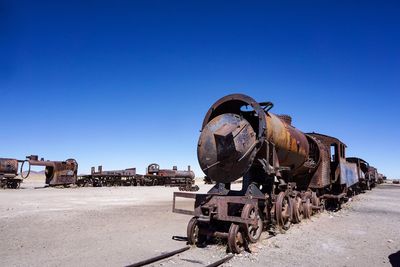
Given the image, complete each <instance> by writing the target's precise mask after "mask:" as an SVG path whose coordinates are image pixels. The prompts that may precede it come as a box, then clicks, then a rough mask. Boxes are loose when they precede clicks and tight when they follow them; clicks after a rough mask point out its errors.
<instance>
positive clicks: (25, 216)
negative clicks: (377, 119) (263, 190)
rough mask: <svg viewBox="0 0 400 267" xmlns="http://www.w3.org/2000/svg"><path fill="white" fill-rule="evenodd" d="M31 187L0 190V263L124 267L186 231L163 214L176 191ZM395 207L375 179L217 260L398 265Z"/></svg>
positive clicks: (399, 226) (389, 189)
mask: <svg viewBox="0 0 400 267" xmlns="http://www.w3.org/2000/svg"><path fill="white" fill-rule="evenodd" d="M40 186H42V184H40V182H26V183H24V184H23V186H22V187H23V188H22V189H20V190H1V191H0V237H1V242H0V265H1V266H126V265H128V264H131V263H134V262H137V261H140V260H142V259H145V258H148V257H151V256H154V255H158V254H160V253H162V252H165V251H170V250H174V249H178V248H181V247H183V246H185V245H186V243H185V242H184V241H176V240H174V239H172V237H173V236H183V237H184V236H186V225H187V222H188V220H189V219H190V217H189V216H185V215H180V214H174V213H172V211H171V209H172V193H173V192H174V191H175V190H176V188H168V187H161V186H157V187H111V188H110V187H102V188H90V187H88V188H65V189H58V188H37V189H35V187H40ZM209 188H210V186H209V185H202V186H201V191H203V192H205V191H207V190H208V189H209ZM399 203H400V186H397V185H391V184H387V185H380V186H379V187H378V188H375V189H374V190H373V191H370V192H368V193H366V194H363V195H359V196H356V197H355V198H353V199H352V201H350V202H349V203H348V204H346V205H344V207H343V209H342V210H341V211H339V212H336V213H329V212H324V213H322V214H320V215H317V216H314V217H313V218H312V219H311V220H309V221H304V220H303V221H302V222H301V223H300V224H298V225H294V226H292V227H291V228H290V229H289V230H288V231H287V233H286V234H279V235H277V236H275V237H272V238H269V239H266V237H267V235H264V236H263V237H262V239H261V241H260V242H259V243H257V244H256V245H253V246H252V251H253V253H251V254H250V253H243V254H242V255H239V256H235V258H233V259H232V260H231V261H229V262H228V263H227V264H225V266H265V265H269V266H400V239H399V237H400V204H399ZM181 204H182V205H183V206H185V207H189V206H190V204H191V203H190V202H183V203H181ZM224 256H226V250H225V246H224V245H209V246H207V247H206V248H192V249H190V250H189V251H186V252H184V253H183V254H181V255H179V256H174V257H172V258H170V259H167V260H163V261H161V262H159V263H157V264H155V266H175V265H179V266H204V265H206V264H209V263H211V262H214V261H216V260H218V259H220V258H222V257H224Z"/></svg>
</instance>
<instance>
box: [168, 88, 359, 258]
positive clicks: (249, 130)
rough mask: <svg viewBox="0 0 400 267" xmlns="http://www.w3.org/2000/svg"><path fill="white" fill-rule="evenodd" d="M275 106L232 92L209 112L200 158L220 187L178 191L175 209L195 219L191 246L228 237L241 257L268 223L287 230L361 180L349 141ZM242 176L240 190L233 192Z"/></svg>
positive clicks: (190, 229)
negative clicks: (349, 156) (309, 127)
mask: <svg viewBox="0 0 400 267" xmlns="http://www.w3.org/2000/svg"><path fill="white" fill-rule="evenodd" d="M272 107H273V104H272V103H271V102H261V103H258V102H256V101H255V100H254V99H253V98H251V97H249V96H246V95H242V94H234V95H228V96H225V97H223V98H221V99H219V100H218V101H217V102H216V103H215V104H213V105H212V106H211V108H210V109H209V111H208V112H207V114H206V116H205V118H204V121H203V125H202V130H201V134H200V137H199V142H198V146H197V157H198V161H199V164H200V167H201V168H202V170H203V172H204V173H205V174H206V175H207V176H208V177H210V179H212V180H213V181H215V183H216V185H215V186H214V187H213V188H212V189H211V190H210V191H209V192H208V193H206V194H194V193H183V192H175V193H174V197H173V211H174V212H176V213H181V214H187V215H192V216H193V217H192V219H191V220H190V221H189V223H188V226H187V236H188V242H189V244H205V243H206V240H208V239H210V238H214V237H219V238H226V239H227V244H228V248H229V250H230V251H231V252H233V253H240V252H241V251H242V250H243V249H245V248H248V244H249V243H255V242H257V241H258V240H259V238H260V236H261V233H262V231H263V230H265V229H266V227H267V226H269V227H270V226H271V225H273V228H277V229H279V230H280V231H284V230H286V229H288V228H289V227H290V224H292V223H298V222H300V221H301V220H302V219H303V218H310V216H311V215H312V214H313V213H315V212H318V211H320V210H322V209H324V207H325V202H328V203H329V204H330V205H331V206H332V207H338V206H340V203H341V202H342V201H343V200H345V198H346V196H347V194H348V190H349V188H352V187H354V186H356V184H357V183H358V176H357V166H356V164H354V163H351V162H347V161H346V158H345V148H346V145H345V144H344V143H343V142H341V141H340V140H339V139H337V138H334V137H330V136H327V135H323V134H319V133H309V134H305V133H303V132H301V131H299V130H298V129H296V128H295V127H294V126H293V125H292V120H291V117H290V116H287V115H275V114H273V113H271V112H270V110H271V108H272ZM240 178H242V184H241V188H240V189H236V188H233V186H232V184H233V183H234V182H235V181H237V180H239V179H240ZM235 186H236V185H235ZM180 198H191V199H194V207H193V210H186V209H181V208H178V201H179V199H180Z"/></svg>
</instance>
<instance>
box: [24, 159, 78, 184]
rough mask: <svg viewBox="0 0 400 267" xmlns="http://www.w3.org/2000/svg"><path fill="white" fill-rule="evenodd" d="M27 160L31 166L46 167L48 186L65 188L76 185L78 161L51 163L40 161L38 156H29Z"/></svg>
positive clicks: (68, 160)
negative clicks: (62, 186)
mask: <svg viewBox="0 0 400 267" xmlns="http://www.w3.org/2000/svg"><path fill="white" fill-rule="evenodd" d="M26 158H27V161H28V163H29V165H30V166H44V167H45V176H46V184H48V185H50V186H57V185H64V186H65V185H70V184H75V183H76V180H77V174H78V163H77V162H76V160H74V159H67V160H66V161H50V160H44V159H43V158H42V159H40V160H39V159H38V156H37V155H31V156H27V157H26ZM29 169H30V168H29ZM28 175H29V173H28ZM28 175H27V176H28Z"/></svg>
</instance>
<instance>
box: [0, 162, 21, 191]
mask: <svg viewBox="0 0 400 267" xmlns="http://www.w3.org/2000/svg"><path fill="white" fill-rule="evenodd" d="M18 162H19V161H18V160H16V159H10V158H0V188H18V187H19V185H20V183H21V182H22V179H21V178H18V177H17V176H18Z"/></svg>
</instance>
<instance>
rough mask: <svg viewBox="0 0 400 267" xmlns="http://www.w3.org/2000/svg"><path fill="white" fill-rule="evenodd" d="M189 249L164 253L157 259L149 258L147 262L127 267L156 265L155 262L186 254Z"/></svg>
mask: <svg viewBox="0 0 400 267" xmlns="http://www.w3.org/2000/svg"><path fill="white" fill-rule="evenodd" d="M188 249H190V247H189V246H186V247H183V248H180V249H177V250H173V251H170V252H166V253H163V254H161V255H158V256H155V257H152V258H149V259H146V260H143V261H140V262H137V263H134V264H130V265H127V267H140V266H145V265H149V264H151V263H154V262H157V261H160V260H163V259H166V258H169V257H172V256H174V255H176V254H179V253H182V252H184V251H186V250H188Z"/></svg>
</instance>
